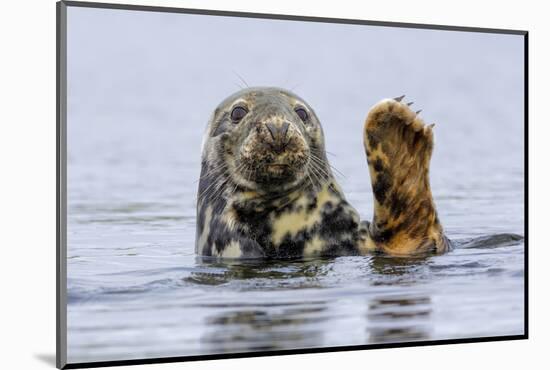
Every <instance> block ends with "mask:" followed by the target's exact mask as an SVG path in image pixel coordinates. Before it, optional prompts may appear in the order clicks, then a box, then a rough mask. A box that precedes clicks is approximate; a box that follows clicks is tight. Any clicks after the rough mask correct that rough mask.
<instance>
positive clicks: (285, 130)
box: [281, 122, 290, 144]
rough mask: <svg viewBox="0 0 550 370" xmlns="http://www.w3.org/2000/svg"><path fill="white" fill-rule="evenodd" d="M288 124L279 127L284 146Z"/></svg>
mask: <svg viewBox="0 0 550 370" xmlns="http://www.w3.org/2000/svg"><path fill="white" fill-rule="evenodd" d="M289 126H290V124H289V123H288V122H285V123H283V126H282V127H281V141H282V142H283V143H284V144H286V143H287V141H288V140H287V139H288V138H287V133H288V127H289Z"/></svg>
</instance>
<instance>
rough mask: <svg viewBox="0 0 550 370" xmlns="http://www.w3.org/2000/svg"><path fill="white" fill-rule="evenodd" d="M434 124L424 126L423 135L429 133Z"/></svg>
mask: <svg viewBox="0 0 550 370" xmlns="http://www.w3.org/2000/svg"><path fill="white" fill-rule="evenodd" d="M434 126H435V123H432V124H431V125H426V126H424V135H429V134H430V133H431V132H432V129H433V128H434Z"/></svg>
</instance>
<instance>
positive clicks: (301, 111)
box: [294, 108, 308, 122]
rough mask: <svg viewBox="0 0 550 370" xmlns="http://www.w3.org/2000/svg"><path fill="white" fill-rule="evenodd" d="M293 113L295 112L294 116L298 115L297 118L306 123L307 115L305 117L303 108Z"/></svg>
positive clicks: (305, 113)
mask: <svg viewBox="0 0 550 370" xmlns="http://www.w3.org/2000/svg"><path fill="white" fill-rule="evenodd" d="M294 112H296V114H297V115H298V117H300V119H301V120H302V121H304V122H306V121H307V119H308V115H307V112H306V110H305V109H304V108H296V109H295V110H294Z"/></svg>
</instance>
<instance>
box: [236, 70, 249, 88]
mask: <svg viewBox="0 0 550 370" xmlns="http://www.w3.org/2000/svg"><path fill="white" fill-rule="evenodd" d="M233 73H234V74H236V75H237V77H238V78H239V80H241V81H242V83H244V84H245V86H246V87H250V86H248V83H246V81H245V80H244V78H242V76H241V75H240V74H238V73H237V72H236V71H233Z"/></svg>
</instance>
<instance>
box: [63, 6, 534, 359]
mask: <svg viewBox="0 0 550 370" xmlns="http://www.w3.org/2000/svg"><path fill="white" fill-rule="evenodd" d="M243 35H246V38H245V37H243ZM296 35H299V36H300V37H299V40H300V42H298V43H296V42H289V40H295V36H296ZM320 39H322V40H323V43H322V44H319V42H318V41H317V40H320ZM342 40H346V42H344V43H343V42H342ZM230 41H231V42H230ZM260 41H261V42H260ZM68 45H69V49H68V53H69V64H68V79H69V81H68V82H69V112H68V113H69V115H68V251H67V252H68V359H69V362H83V361H102V360H121V359H132V358H144V357H163V356H185V355H198V354H213V353H230V352H243V351H257V350H276V349H294V348H307V347H323V346H343V345H358V344H369V343H386V342H402V341H416V340H434V339H453V338H469V337H481V336H496V335H513V334H522V333H523V324H524V323H523V317H524V307H523V301H524V296H523V291H524V242H523V238H522V235H523V234H524V225H523V223H524V219H523V215H524V191H523V189H524V180H523V178H524V169H523V138H524V137H523V123H522V122H523V100H522V99H523V98H522V96H523V92H522V88H523V80H522V76H523V69H522V68H523V64H522V63H523V61H522V57H523V52H522V49H521V46H522V43H521V38H519V37H518V36H510V35H506V36H504V35H490V34H470V33H463V32H443V31H426V30H405V29H392V28H385V27H358V26H344V25H329V24H315V23H307V24H306V23H292V22H279V21H264V22H259V21H257V20H255V21H253V20H243V19H229V18H208V19H207V20H206V19H201V18H200V17H196V16H187V15H172V14H154V13H141V12H138V13H136V12H124V11H109V10H88V9H69V40H68ZM205 45H208V47H205ZM358 46H360V47H358ZM197 50H200V52H197ZM235 50H240V51H241V53H238V54H237V55H235V52H234V51H235ZM281 50H284V51H285V52H284V53H280V51H281ZM373 51H375V52H373ZM441 51H444V52H441ZM228 55H231V58H228V57H227V56H228ZM304 55H307V58H304V57H303V56H304ZM405 56H406V57H405ZM312 60H314V61H315V63H312ZM233 71H236V72H238V73H240V74H242V75H243V76H244V77H245V78H246V79H247V80H248V81H249V82H250V83H251V84H257V85H281V86H283V87H287V88H293V87H294V86H295V85H296V84H298V87H296V89H295V90H296V92H297V93H298V94H299V95H301V96H303V97H304V98H305V99H306V100H308V102H309V103H310V104H311V105H312V106H313V107H314V108H315V109H316V111H317V113H318V115H319V116H320V118H321V121H322V122H323V125H324V129H325V136H326V138H327V150H328V151H330V153H331V154H330V155H329V158H330V160H331V163H332V164H333V165H334V166H335V167H337V168H338V169H339V170H340V171H341V172H342V173H343V175H344V176H343V177H341V178H339V182H340V184H341V185H342V187H343V189H344V191H345V192H346V194H347V196H348V199H349V201H350V202H351V203H352V204H353V205H354V206H355V207H356V208H357V209H358V210H359V212H360V213H361V216H362V217H363V218H364V219H370V217H371V212H372V194H371V189H370V180H369V177H368V170H367V165H366V160H365V158H364V154H363V150H362V144H361V127H362V120H363V118H364V116H365V114H366V112H367V110H368V108H369V107H370V106H371V105H372V104H374V103H375V102H376V101H377V100H379V99H381V98H383V97H392V96H398V95H401V94H402V93H407V94H408V95H409V96H411V99H412V100H415V105H416V106H418V107H419V108H418V109H423V110H424V112H425V113H423V114H425V117H426V119H427V120H428V122H434V121H435V122H436V123H437V126H436V137H437V138H436V148H435V153H434V158H433V161H432V169H431V179H432V185H433V192H434V197H435V199H436V203H437V207H438V212H439V216H440V219H441V220H442V222H443V225H444V227H445V229H446V231H447V233H448V236H449V237H450V238H451V239H453V240H455V241H456V244H457V247H456V248H455V250H453V251H452V252H450V253H448V254H445V255H442V256H434V257H429V258H423V259H404V258H389V257H371V256H367V257H342V258H336V259H312V260H305V261H286V262H270V263H265V262H255V263H251V262H246V263H245V262H224V263H221V262H216V261H207V260H200V259H197V258H196V257H195V256H194V254H193V249H194V236H195V196H196V188H197V182H196V180H197V179H198V176H199V171H200V168H199V167H200V166H199V163H200V162H199V161H200V141H201V136H202V132H203V130H204V127H205V124H206V121H207V119H208V117H209V115H210V113H211V110H212V109H213V108H214V107H215V106H216V105H217V104H218V102H219V101H220V100H221V99H222V98H224V97H225V96H226V95H228V94H230V93H232V92H233V91H234V90H235V89H237V88H238V87H237V86H235V83H239V79H238V78H237V77H236V76H235V73H234V72H233ZM321 79H322V80H321Z"/></svg>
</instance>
